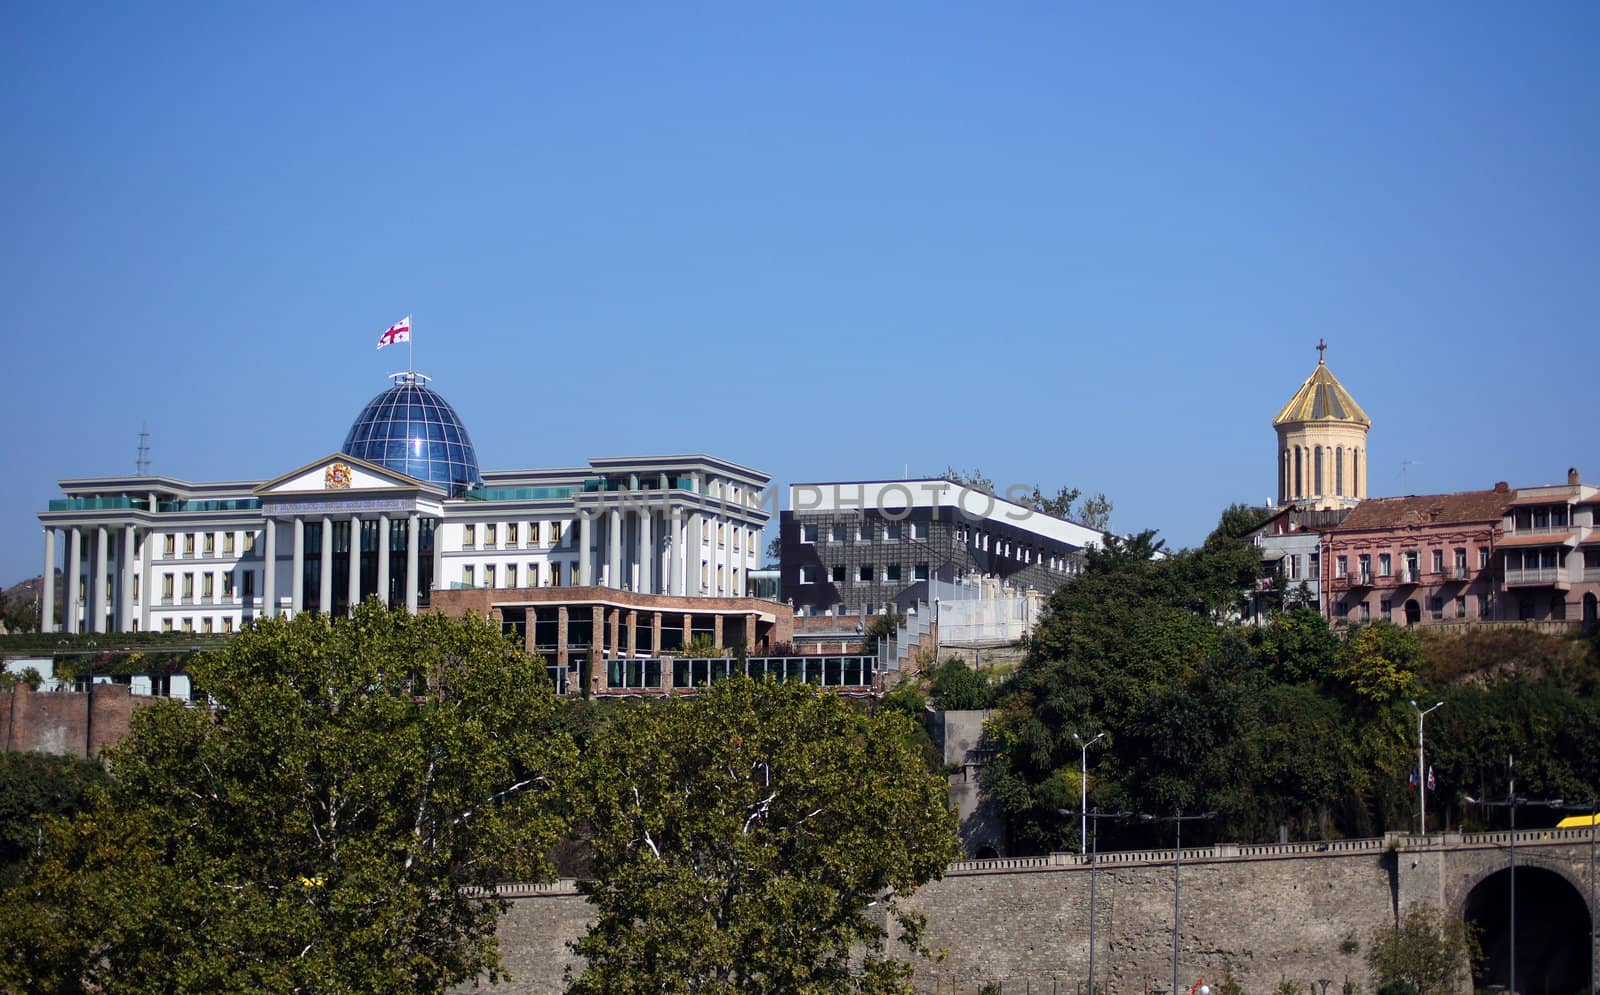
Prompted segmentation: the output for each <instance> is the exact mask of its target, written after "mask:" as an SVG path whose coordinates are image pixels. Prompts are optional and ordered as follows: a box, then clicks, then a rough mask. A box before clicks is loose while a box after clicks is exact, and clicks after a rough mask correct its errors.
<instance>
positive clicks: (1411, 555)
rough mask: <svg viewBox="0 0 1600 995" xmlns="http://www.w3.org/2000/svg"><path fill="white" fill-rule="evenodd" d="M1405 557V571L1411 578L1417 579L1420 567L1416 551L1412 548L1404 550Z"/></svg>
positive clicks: (1420, 570)
mask: <svg viewBox="0 0 1600 995" xmlns="http://www.w3.org/2000/svg"><path fill="white" fill-rule="evenodd" d="M1405 558H1406V572H1407V573H1409V574H1410V575H1411V580H1412V581H1415V580H1416V579H1417V575H1418V574H1420V573H1421V572H1422V569H1421V567H1420V566H1418V564H1419V563H1420V560H1419V559H1418V557H1417V551H1416V550H1414V549H1408V550H1406V552H1405Z"/></svg>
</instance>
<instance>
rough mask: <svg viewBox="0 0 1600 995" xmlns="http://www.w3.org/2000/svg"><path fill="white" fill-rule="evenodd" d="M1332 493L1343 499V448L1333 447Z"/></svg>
mask: <svg viewBox="0 0 1600 995" xmlns="http://www.w3.org/2000/svg"><path fill="white" fill-rule="evenodd" d="M1333 493H1334V494H1336V495H1338V496H1339V497H1344V447H1343V446H1334V447H1333Z"/></svg>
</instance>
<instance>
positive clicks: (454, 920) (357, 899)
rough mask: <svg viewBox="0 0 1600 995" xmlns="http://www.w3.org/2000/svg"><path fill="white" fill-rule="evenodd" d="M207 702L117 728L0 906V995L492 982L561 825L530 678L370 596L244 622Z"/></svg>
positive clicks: (403, 987) (490, 638)
mask: <svg viewBox="0 0 1600 995" xmlns="http://www.w3.org/2000/svg"><path fill="white" fill-rule="evenodd" d="M191 675H192V677H193V678H194V681H195V684H196V686H197V687H198V688H202V689H204V691H205V692H206V693H207V694H209V695H210V697H211V700H212V701H213V702H214V703H215V706H214V710H212V711H207V710H203V709H186V708H184V707H182V706H181V705H178V704H175V703H161V704H155V705H151V706H148V707H145V708H142V709H139V710H138V711H137V712H135V714H134V718H133V721H132V726H131V729H130V733H129V735H128V737H127V738H126V739H125V740H124V741H123V743H122V744H121V745H120V746H119V747H118V748H117V749H115V750H114V751H112V752H111V754H110V757H109V767H110V769H111V771H112V772H113V779H112V782H111V785H110V787H109V790H107V791H106V792H103V793H102V794H101V795H100V796H99V797H98V798H97V799H96V800H95V801H94V802H93V803H92V804H91V805H90V807H89V809H88V810H87V811H86V812H85V813H84V814H83V815H82V816H80V817H79V818H77V819H75V820H72V821H66V820H57V821H56V822H54V823H53V824H52V825H51V826H50V827H49V829H48V830H47V832H46V839H45V847H44V851H43V853H42V855H41V856H40V857H39V859H37V860H36V861H35V863H34V865H33V867H32V868H31V870H30V871H29V873H28V875H27V876H26V877H25V878H24V880H23V881H22V882H21V883H20V884H19V885H18V886H17V887H16V888H14V889H13V890H12V891H11V892H10V893H9V894H7V895H5V896H0V909H3V910H4V911H3V912H0V990H5V991H24V990H27V991H63V992H65V991H81V990H92V991H99V992H106V993H122V992H147V991H148V992H154V991H264V992H290V991H308V990H314V991H318V992H369V991H416V992H440V991H443V990H445V989H446V988H448V987H449V986H451V985H453V984H457V983H460V982H462V981H465V980H468V979H471V978H473V977H476V976H479V975H481V974H488V975H489V976H490V977H491V978H494V977H496V975H497V971H498V966H499V957H498V950H497V947H496V944H495V936H494V930H495V924H496V920H497V918H498V915H499V912H500V910H501V908H502V905H501V903H499V902H497V901H495V900H494V899H492V898H491V897H486V896H485V895H484V894H483V893H482V892H481V891H480V890H479V889H482V888H484V887H486V886H491V885H493V884H495V883H497V882H500V881H504V880H528V879H536V878H538V877H540V876H545V875H547V874H548V871H549V867H548V863H547V861H546V860H545V858H544V852H545V850H546V849H547V847H548V846H549V845H550V844H551V843H552V841H553V840H554V839H555V837H556V836H557V834H558V832H559V830H560V829H561V827H562V824H563V820H562V819H561V818H560V814H559V812H558V811H557V810H556V808H555V806H554V804H553V793H552V790H551V788H552V784H551V778H552V775H553V774H554V773H555V772H556V771H558V770H561V769H562V768H563V767H564V766H566V765H568V764H570V763H571V762H572V759H573V756H572V751H571V749H570V746H569V745H568V741H566V740H564V739H563V738H562V737H561V736H559V735H556V734H553V733H552V732H551V731H550V730H549V729H548V728H546V724H547V720H548V719H549V718H550V716H551V715H552V712H553V709H554V696H553V694H552V693H551V690H550V687H549V684H548V682H547V680H546V677H545V672H544V667H543V666H542V664H541V663H540V662H539V661H537V660H536V659H533V658H531V657H529V656H527V655H526V654H524V653H523V652H521V651H520V650H518V649H517V648H515V647H514V646H513V645H511V644H510V643H509V642H508V641H507V640H505V639H504V638H503V637H502V636H501V634H500V632H499V631H498V629H497V628H495V627H493V626H491V625H490V624H488V623H486V622H483V621H479V620H475V619H472V618H463V619H460V620H456V619H451V618H447V617H445V616H443V615H439V614H432V613H430V614H424V615H420V616H413V615H410V614H408V613H405V612H390V611H388V610H387V609H385V608H382V607H380V606H378V605H377V604H376V603H375V602H369V603H368V604H366V605H363V606H361V607H360V608H359V609H357V611H356V613H355V615H354V617H353V618H350V619H335V620H331V621H330V620H328V619H327V618H325V617H323V616H319V615H315V614H313V613H305V614H303V615H301V616H299V617H298V618H296V619H295V620H294V621H292V622H282V621H275V620H274V621H266V622H262V623H258V624H256V625H255V626H253V627H251V628H249V629H247V630H246V631H245V632H244V633H242V634H240V635H239V636H237V637H235V638H234V639H233V640H231V641H230V642H229V643H228V644H227V645H226V646H225V647H224V648H223V649H221V650H220V651H218V652H216V653H214V654H209V655H206V656H203V657H201V658H200V659H198V660H197V661H196V663H195V664H194V666H193V667H192V669H191Z"/></svg>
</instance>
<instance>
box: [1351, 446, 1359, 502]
mask: <svg viewBox="0 0 1600 995" xmlns="http://www.w3.org/2000/svg"><path fill="white" fill-rule="evenodd" d="M1350 496H1351V497H1360V496H1361V450H1359V449H1352V450H1350Z"/></svg>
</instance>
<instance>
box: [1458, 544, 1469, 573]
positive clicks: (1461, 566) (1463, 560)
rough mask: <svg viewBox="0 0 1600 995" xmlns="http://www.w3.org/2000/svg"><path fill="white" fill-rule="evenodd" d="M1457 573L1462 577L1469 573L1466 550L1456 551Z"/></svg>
mask: <svg viewBox="0 0 1600 995" xmlns="http://www.w3.org/2000/svg"><path fill="white" fill-rule="evenodd" d="M1456 573H1457V574H1458V575H1461V576H1465V575H1466V573H1467V551H1466V550H1465V549H1458V550H1456Z"/></svg>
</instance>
